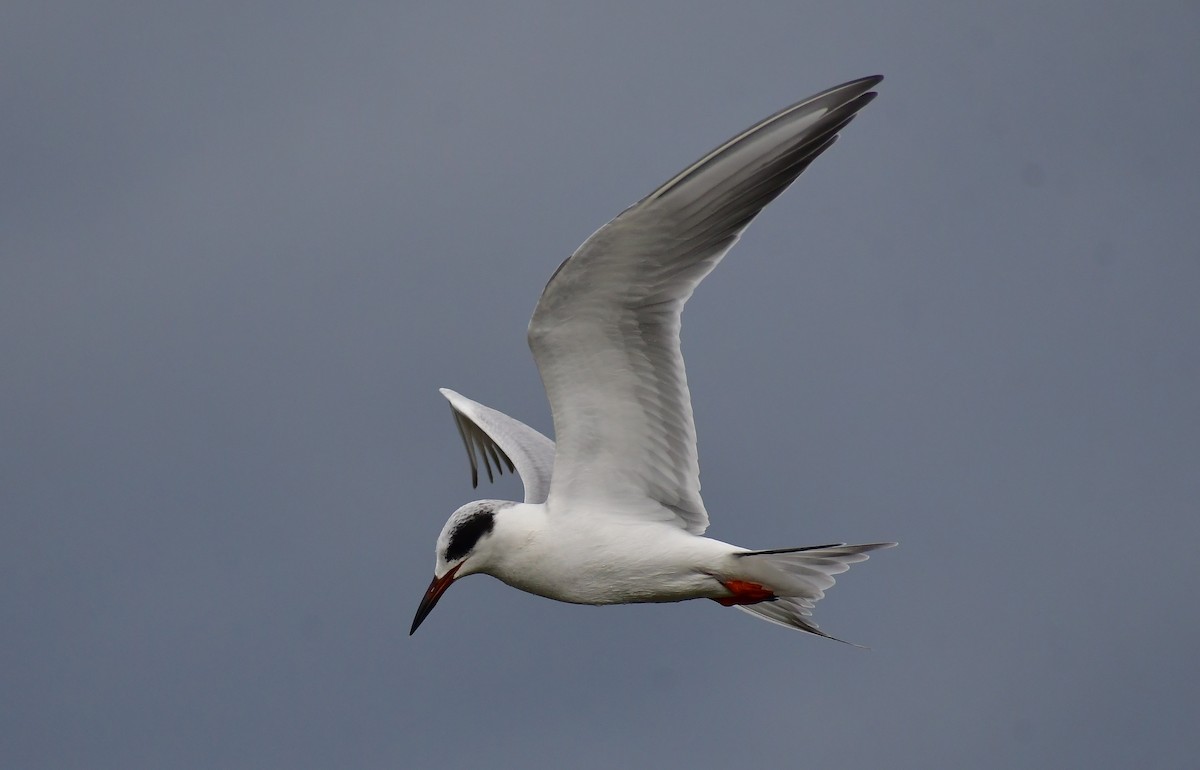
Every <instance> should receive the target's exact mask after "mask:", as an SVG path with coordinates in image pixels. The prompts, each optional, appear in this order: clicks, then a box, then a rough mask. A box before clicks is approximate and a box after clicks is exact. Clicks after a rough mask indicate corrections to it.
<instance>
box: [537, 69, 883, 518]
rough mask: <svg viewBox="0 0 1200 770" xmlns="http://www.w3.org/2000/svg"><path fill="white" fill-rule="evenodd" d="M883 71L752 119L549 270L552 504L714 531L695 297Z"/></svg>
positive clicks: (543, 322)
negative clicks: (685, 336)
mask: <svg viewBox="0 0 1200 770" xmlns="http://www.w3.org/2000/svg"><path fill="white" fill-rule="evenodd" d="M881 79H882V78H880V77H870V78H863V79H861V80H856V81H853V82H850V83H846V84H843V85H841V86H837V87H835V88H832V89H829V90H828V91H825V92H823V93H821V94H818V95H816V96H814V97H812V98H810V99H806V100H805V101H803V102H800V103H798V104H795V105H792V106H791V107H788V108H786V109H784V110H781V111H780V112H778V113H776V114H775V115H772V116H771V117H769V118H767V119H766V120H763V121H761V122H760V123H758V124H756V125H755V126H753V127H751V128H749V129H747V130H746V131H743V132H742V133H740V134H738V135H737V136H735V137H733V138H732V139H730V140H729V141H727V142H725V143H724V144H722V145H721V146H719V147H717V148H716V149H715V150H713V151H712V152H710V153H708V154H707V155H705V156H704V157H703V158H701V159H700V160H699V161H697V162H696V163H693V164H692V165H691V166H689V167H688V168H686V169H684V170H683V171H682V172H680V173H679V174H677V175H676V176H674V177H672V178H671V179H670V180H669V181H667V182H666V183H665V184H663V185H662V186H661V187H659V188H658V189H656V190H655V191H654V192H652V193H651V194H650V195H648V196H647V197H645V198H643V199H642V200H641V201H639V202H638V203H636V204H634V205H633V206H631V207H630V208H628V209H626V210H625V211H624V212H622V213H621V214H620V215H619V216H618V217H617V218H616V219H614V220H613V221H612V222H609V223H608V224H607V225H605V226H604V227H602V228H600V229H599V230H598V231H596V233H594V234H593V235H592V236H591V237H590V238H588V239H587V240H586V241H585V242H584V243H583V245H582V246H580V247H579V249H578V250H577V251H576V252H575V253H574V254H573V255H572V256H571V257H570V258H569V259H567V260H566V261H565V262H564V263H563V264H562V265H561V266H560V267H559V268H558V270H557V271H556V272H555V274H554V275H553V276H552V277H551V279H550V281H549V283H548V284H547V285H546V288H545V289H544V290H543V292H542V296H541V299H540V300H539V301H538V305H537V308H536V309H535V310H534V313H533V318H532V320H531V321H530V324H529V346H530V348H531V350H532V351H533V355H534V359H535V360H536V361H537V365H538V370H539V372H540V373H541V376H542V382H543V384H544V385H545V388H546V394H547V396H548V398H549V400H550V407H551V412H552V413H553V416H554V431H555V436H556V438H557V440H558V456H557V459H556V465H555V468H554V481H553V483H552V485H551V488H550V493H549V500H548V502H549V503H550V505H551V507H552V508H554V507H555V506H554V500H555V498H556V496H558V495H560V494H561V495H562V496H563V497H564V499H589V500H593V501H599V502H603V503H604V504H605V508H606V509H622V508H624V509H628V510H630V511H632V512H635V513H638V514H641V515H648V516H651V517H656V518H661V519H663V520H674V521H675V522H676V523H678V524H679V525H680V526H682V527H684V528H685V529H687V530H688V531H689V532H693V533H696V534H700V533H702V532H703V531H704V530H705V528H706V527H707V526H708V514H707V512H706V511H705V509H704V503H703V501H702V500H701V497H700V479H699V475H700V471H699V461H698V458H697V454H696V429H695V424H694V421H693V418H692V406H691V397H690V394H689V392H688V387H687V377H686V374H685V372H684V366H683V356H682V354H681V352H680V348H679V329H680V314H681V313H682V311H683V306H684V304H685V303H686V302H687V300H688V298H689V297H690V296H691V294H692V292H693V291H694V289H695V288H696V286H697V285H698V284H699V283H700V281H701V280H702V279H703V278H704V276H706V275H707V274H708V273H709V272H710V271H711V270H712V269H713V268H714V267H715V266H716V265H717V263H718V262H719V261H720V260H721V258H722V257H723V256H724V255H725V253H726V252H727V251H728V250H729V248H730V247H731V246H733V244H734V243H735V242H736V241H737V239H738V237H739V235H740V234H741V233H742V231H743V230H744V229H745V228H746V226H747V225H749V223H750V222H751V220H753V219H754V217H755V216H756V215H757V214H758V212H759V211H761V210H762V208H763V207H764V206H766V205H767V204H768V203H770V202H771V201H772V200H774V199H775V197H776V196H778V195H779V194H780V193H781V192H783V190H784V189H786V188H787V187H788V185H790V184H791V183H792V182H793V181H795V179H796V177H797V176H799V175H800V173H801V172H803V171H804V169H805V168H807V167H808V165H809V164H810V163H811V162H812V161H813V160H814V159H815V158H816V157H817V156H818V155H820V154H821V153H822V152H824V151H825V150H826V149H828V148H829V147H830V145H832V144H833V142H834V140H835V139H836V137H837V132H838V131H840V130H841V129H842V128H844V127H845V126H846V124H848V123H849V122H850V121H851V119H853V117H854V115H855V114H856V113H857V112H858V111H859V110H861V109H862V108H863V107H864V106H866V105H867V104H868V103H869V102H870V101H871V100H872V99H873V98H874V96H875V94H874V93H873V92H871V91H870V89H871V88H872V87H874V86H875V85H876V84H877V83H879V81H880V80H881Z"/></svg>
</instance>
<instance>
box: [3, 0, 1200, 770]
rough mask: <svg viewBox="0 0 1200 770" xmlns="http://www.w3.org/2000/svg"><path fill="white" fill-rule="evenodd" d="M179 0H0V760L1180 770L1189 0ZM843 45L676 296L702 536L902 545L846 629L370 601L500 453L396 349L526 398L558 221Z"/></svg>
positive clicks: (1188, 391)
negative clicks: (715, 258)
mask: <svg viewBox="0 0 1200 770" xmlns="http://www.w3.org/2000/svg"><path fill="white" fill-rule="evenodd" d="M180 5H181V6H182V7H175V5H174V4H166V3H151V2H145V3H133V2H127V3H94V2H74V3H44V2H25V1H23V0H10V1H9V2H6V3H4V4H3V6H2V9H0V104H2V105H3V119H2V120H0V154H2V173H0V435H2V440H0V505H2V510H0V765H2V766H4V767H6V768H162V767H173V768H216V767H220V768H264V767H288V768H329V767H362V768H389V767H392V768H394V767H413V768H426V767H531V768H561V767H574V768H611V767H620V766H626V767H645V766H657V767H797V766H812V767H830V766H837V767H850V768H856V767H872V766H873V767H884V766H886V767H895V768H930V767H934V768H963V767H971V768H1013V767H1091V768H1129V767H1135V766H1136V767H1164V768H1165V767H1172V768H1173V767H1178V768H1183V767H1192V766H1194V762H1195V756H1196V752H1197V751H1198V750H1200V739H1198V737H1197V731H1196V725H1197V724H1200V685H1198V684H1197V682H1198V681H1200V680H1198V677H1200V667H1198V666H1197V662H1196V661H1197V657H1196V653H1197V650H1198V649H1200V621H1198V619H1197V615H1198V613H1197V609H1196V599H1197V596H1198V595H1200V570H1198V568H1197V563H1198V560H1197V547H1198V545H1197V544H1198V542H1200V515H1198V513H1200V512H1198V510H1197V508H1198V501H1200V298H1198V295H1200V245H1198V244H1200V141H1198V140H1197V135H1198V131H1200V99H1198V98H1197V96H1196V93H1195V79H1196V76H1197V74H1200V46H1197V44H1196V40H1197V39H1198V37H1200V6H1198V5H1197V4H1196V3H1194V2H1186V1H1185V2H1176V3H1169V2H1149V3H1140V4H1133V3H1108V4H1103V3H1098V2H1088V3H1085V2H1058V3H1043V2H1037V3H988V4H974V3H961V2H947V3H926V4H914V3H886V2H842V3H830V4H823V6H817V5H812V4H800V3H783V2H781V3H749V4H745V3H710V4H693V3H651V4H646V3H626V4H620V5H617V4H600V3H596V4H559V3H547V4H540V5H539V4H504V5H505V8H504V10H500V9H499V7H498V6H496V5H495V4H482V3H481V4H476V5H474V6H470V7H468V6H466V5H463V4H450V3H447V4H444V6H443V7H439V8H437V9H432V8H424V9H422V8H412V7H407V6H406V5H405V4H404V3H398V2H387V3H384V2H379V3H357V2H346V3H327V4H323V5H320V6H318V5H316V4H311V3H265V2H264V3H254V4H246V3H196V4H180ZM429 5H433V4H429ZM451 6H453V7H451ZM876 72H880V73H883V74H885V75H886V76H887V80H886V81H885V82H884V83H883V84H882V86H881V87H880V93H881V96H880V98H879V99H878V100H877V101H876V102H874V103H873V104H872V105H870V107H868V108H867V109H866V110H865V111H864V112H863V114H862V115H861V116H860V117H859V119H858V120H856V121H855V123H854V124H853V126H851V127H850V128H848V129H847V130H846V131H845V132H844V135H843V137H842V140H841V141H840V142H839V143H838V145H837V146H836V147H835V148H834V149H832V150H831V151H830V152H829V153H827V154H826V155H825V156H823V157H822V158H821V159H820V160H819V161H817V163H816V164H814V166H813V167H812V168H811V169H809V170H808V171H807V172H806V173H805V174H804V175H803V176H802V177H801V179H800V180H799V182H798V183H797V184H796V186H795V187H794V188H793V189H792V190H790V191H789V192H787V193H786V194H785V195H783V196H782V197H781V198H780V199H779V200H778V201H777V202H775V203H774V204H772V205H771V206H770V207H769V208H768V209H767V210H766V211H765V213H764V214H763V215H762V216H761V217H760V218H759V219H758V221H757V222H756V223H755V225H754V226H753V227H752V228H751V229H750V231H749V232H748V234H747V236H746V237H745V238H744V239H743V240H742V242H741V243H740V245H739V246H738V247H737V248H736V249H735V250H734V251H733V252H732V253H731V254H730V256H729V258H728V259H727V260H726V261H725V262H724V263H723V265H722V266H721V267H720V268H719V269H718V270H717V271H716V272H715V273H714V274H713V275H712V277H711V278H710V279H709V280H708V281H707V282H706V283H705V284H704V285H703V286H702V287H701V288H700V290H699V291H698V292H697V294H696V296H695V298H694V301H693V302H692V303H691V305H689V310H688V312H687V314H686V316H685V324H684V351H685V354H686V356H687V358H688V363H689V378H690V382H691V385H692V394H693V398H694V402H695V412H696V421H697V426H698V431H699V435H700V455H701V468H702V479H703V483H704V492H705V500H706V503H707V507H708V509H709V511H710V513H711V515H712V520H713V526H712V527H711V529H710V530H709V533H710V534H711V535H712V536H714V537H717V538H719V539H722V540H727V541H731V542H736V543H738V544H741V545H745V546H747V547H756V548H770V547H782V546H796V545H804V544H814V543H824V542H829V541H834V540H847V541H851V542H856V541H873V540H893V539H894V540H899V541H901V543H902V546H901V547H900V548H898V549H895V550H892V551H888V552H885V553H881V554H878V555H877V557H876V558H873V559H872V560H871V561H870V562H868V563H867V564H864V565H860V566H857V567H855V568H854V570H852V571H851V572H850V573H848V574H847V575H845V576H843V578H842V579H841V581H840V582H839V584H838V586H837V587H836V588H835V589H834V590H833V591H832V592H831V593H830V594H829V596H828V597H827V598H826V600H825V601H824V602H823V603H822V604H821V605H820V606H819V607H818V612H817V620H818V621H819V622H820V623H821V625H822V627H823V628H825V629H827V630H828V631H830V632H831V633H833V634H835V635H838V636H841V637H843V638H847V639H849V640H852V641H855V642H860V643H863V644H867V645H870V646H871V647H872V649H871V650H870V651H862V650H858V649H854V648H852V647H849V646H846V645H839V644H836V643H833V642H829V641H825V640H821V639H817V638H813V637H809V636H805V635H801V634H798V633H790V632H788V631H785V630H783V629H780V628H777V627H773V626H770V625H768V624H766V623H762V622H760V621H757V620H754V619H752V618H750V617H748V616H746V615H744V614H742V613H739V612H735V611H733V610H729V609H724V608H721V607H719V606H717V605H716V604H714V603H711V602H691V603H685V604H679V605H661V606H637V607H606V608H592V607H577V606H570V605H565V604H557V603H553V602H549V601H546V600H543V599H539V598H536V597H532V596H528V595H525V594H522V593H519V592H517V591H515V590H512V589H510V588H508V587H506V586H503V585H502V584H500V583H499V582H497V581H494V580H492V579H490V578H484V577H477V578H472V579H471V580H466V581H463V582H462V583H461V584H459V585H456V586H455V587H454V588H453V589H452V590H451V591H450V592H449V593H448V594H447V595H446V597H445V599H444V600H443V601H442V602H441V604H440V605H439V606H438V609H437V611H436V612H434V614H433V615H432V616H431V617H430V618H429V620H428V621H426V623H425V625H424V626H423V627H422V628H421V630H420V631H419V632H418V633H417V635H416V636H414V637H412V638H411V639H410V638H409V637H408V636H407V631H408V626H409V623H410V622H411V620H412V615H413V611H414V610H415V608H416V605H417V601H418V599H419V598H420V596H421V593H422V591H423V590H424V588H425V586H426V585H427V584H428V581H429V579H430V576H431V572H432V567H433V561H434V553H433V545H434V539H435V537H436V536H437V533H438V531H439V529H440V528H441V526H442V524H443V522H444V521H445V518H446V517H447V516H448V515H449V513H450V512H451V511H453V510H454V509H455V508H456V507H458V506H459V505H460V504H462V503H464V502H467V501H468V500H471V499H474V498H475V497H480V496H486V497H491V496H496V497H509V498H519V497H520V495H521V492H520V485H519V484H518V483H516V482H514V481H512V480H505V482H504V483H501V484H497V485H496V486H495V487H494V488H493V489H487V490H481V492H473V491H472V490H471V488H470V479H469V471H468V465H467V460H466V457H465V456H464V454H463V450H462V447H461V445H460V444H459V439H458V436H457V435H456V434H455V431H454V426H453V423H452V421H451V418H450V413H449V410H448V408H447V407H446V405H445V403H444V402H443V401H442V399H441V397H440V396H439V395H438V393H437V390H436V388H437V387H439V386H447V387H452V388H454V389H456V390H459V391H461V392H462V393H464V394H466V395H468V396H470V397H472V398H475V399H477V400H480V401H482V402H484V403H486V404H489V405H491V406H494V407H496V408H499V409H502V410H504V411H506V412H509V413H510V414H512V415H514V416H516V417H518V418H521V419H524V420H526V421H528V422H529V423H530V424H532V425H534V426H536V427H538V428H540V429H542V430H544V431H545V432H547V433H550V432H551V426H550V423H549V417H548V410H547V408H546V405H545V400H544V396H543V393H542V390H541V387H540V383H539V381H538V379H537V374H536V371H535V369H534V366H533V363H532V360H531V359H530V357H529V354H528V350H527V348H526V346H525V339H524V332H525V325H526V323H527V321H528V317H529V314H530V312H531V310H532V308H533V305H534V302H535V301H536V299H537V296H538V293H539V291H540V290H541V287H542V286H543V284H544V283H545V281H546V279H547V278H548V277H549V275H550V273H551V271H552V270H553V269H554V268H555V266H557V265H558V263H559V262H560V261H561V260H562V259H563V257H565V256H566V255H567V254H568V253H570V252H571V251H572V250H573V249H574V248H575V247H576V246H577V245H578V244H579V243H580V242H581V241H582V240H583V239H584V238H585V237H587V235H589V234H590V233H591V232H592V231H593V230H594V229H596V228H597V227H598V226H600V225H601V224H603V223H604V222H605V221H607V220H608V219H609V218H611V217H612V216H613V215H615V214H616V213H617V212H619V211H620V210H621V209H622V208H623V207H624V206H626V205H628V204H629V203H631V202H632V201H634V200H636V199H638V198H640V197H641V196H642V195H644V194H645V193H647V192H649V191H650V190H651V189H653V188H654V187H655V186H657V185H658V184H659V183H661V182H662V181H664V180H665V179H667V178H668V177H669V176H670V175H672V174H674V173H675V172H676V171H678V170H679V169H680V168H682V167H684V166H685V165H687V164H688V163H690V162H691V161H693V160H694V159H696V158H697V157H699V156H700V155H701V154H702V153H704V152H705V151H707V150H708V149H710V148H711V147H712V146H714V145H716V144H717V143H718V142H720V141H721V140H723V139H724V138H726V137H727V136H729V135H731V134H733V133H735V132H737V131H739V130H741V129H743V128H745V127H746V126H748V125H750V124H751V123H753V122H755V121H756V120H758V119H760V118H762V117H764V116H765V115H767V114H769V113H771V112H773V111H775V110H776V109H778V108H779V107H782V106H784V105H786V104H789V103H791V102H794V101H796V100H798V99H801V98H803V97H805V96H808V95H809V94H811V93H814V92H816V91H818V90H821V89H823V88H826V87H828V86H831V85H834V84H836V83H840V82H842V81H845V80H848V79H851V78H855V77H859V76H863V75H870V74H874V73H876Z"/></svg>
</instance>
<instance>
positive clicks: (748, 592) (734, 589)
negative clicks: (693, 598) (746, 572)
mask: <svg viewBox="0 0 1200 770" xmlns="http://www.w3.org/2000/svg"><path fill="white" fill-rule="evenodd" d="M721 585H723V586H725V587H726V588H728V589H729V590H730V592H731V593H733V596H726V597H724V598H721V599H713V601H714V602H716V603H717V604H720V605H723V606H725V607H732V606H734V605H735V604H758V603H759V602H766V601H770V600H771V599H774V598H775V592H774V591H772V590H771V589H769V588H765V587H763V586H761V585H759V584H758V583H751V582H749V581H746V580H722V581H721Z"/></svg>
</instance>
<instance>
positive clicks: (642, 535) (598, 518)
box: [459, 503, 745, 604]
mask: <svg viewBox="0 0 1200 770" xmlns="http://www.w3.org/2000/svg"><path fill="white" fill-rule="evenodd" d="M492 539H493V540H494V541H495V544H494V547H492V548H489V549H488V550H489V554H490V558H489V559H488V560H487V562H486V566H487V573H488V574H490V575H492V576H493V577H496V578H499V579H500V580H503V581H504V582H505V583H508V584H509V585H510V586H512V587H513V588H519V589H521V590H522V591H527V592H529V593H531V594H537V595H538V596H544V597H546V598H547V599H557V600H558V601H561V602H572V603H575V604H628V603H634V602H677V601H682V600H684V599H697V598H720V597H726V596H729V591H728V590H727V589H726V588H725V587H724V585H722V584H721V582H720V581H719V580H718V579H717V578H718V577H726V578H728V577H735V575H733V574H731V572H730V571H731V570H732V569H733V568H734V564H733V554H734V553H736V552H739V551H743V550H745V549H742V548H736V547H735V546H732V545H729V544H728V543H722V542H720V541H718V540H713V539H711V538H707V537H697V536H695V535H691V534H688V533H687V532H685V531H684V530H682V529H680V528H679V527H677V526H674V525H672V524H666V523H663V522H660V521H653V520H651V521H645V520H639V519H637V518H634V517H626V516H620V517H613V516H606V515H605V514H604V512H603V511H588V510H586V509H583V510H576V511H572V512H570V513H569V514H567V515H559V514H555V513H553V512H551V511H549V510H547V507H546V506H545V505H544V504H538V503H518V504H515V505H513V506H512V507H511V508H505V509H503V510H502V511H501V512H500V515H498V516H497V526H496V530H495V532H494V534H493V535H492ZM564 553H569V554H572V557H571V558H570V559H569V560H568V559H563V558H562V555H563V554H564ZM474 571H475V570H473V569H471V565H467V566H466V567H465V568H464V570H463V571H461V572H460V573H459V576H460V577H461V576H462V575H463V574H464V573H465V574H470V572H474Z"/></svg>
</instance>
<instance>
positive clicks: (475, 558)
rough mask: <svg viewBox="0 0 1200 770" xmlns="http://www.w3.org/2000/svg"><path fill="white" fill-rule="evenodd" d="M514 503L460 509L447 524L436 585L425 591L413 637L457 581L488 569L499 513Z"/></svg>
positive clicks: (436, 568)
mask: <svg viewBox="0 0 1200 770" xmlns="http://www.w3.org/2000/svg"><path fill="white" fill-rule="evenodd" d="M511 505H512V503H509V502H505V501H502V500H477V501H475V502H473V503H467V504H466V505H464V506H463V507H461V508H459V509H458V510H457V511H455V512H454V513H453V514H451V515H450V518H449V519H448V520H447V521H446V526H444V527H442V533H441V534H440V535H438V539H437V561H436V563H435V564H434V568H433V582H432V583H430V584H429V588H428V589H427V590H426V591H425V596H424V597H423V598H422V599H421V604H420V606H418V607H417V615H416V617H414V618H413V624H412V628H411V629H410V630H409V632H408V633H409V636H411V635H412V634H414V633H416V631H417V627H418V626H420V625H421V623H422V621H424V620H425V618H426V617H428V616H429V613H430V612H433V607H434V605H436V604H437V602H438V599H440V598H442V594H444V593H446V589H447V588H449V587H450V584H451V583H453V582H454V581H455V580H456V579H458V578H460V577H466V576H467V575H471V574H474V573H476V572H482V571H484V570H485V569H486V568H487V564H488V559H489V555H490V553H491V546H492V532H493V531H494V530H495V528H496V512H497V511H498V510H501V509H503V508H506V507H508V506H511Z"/></svg>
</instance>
